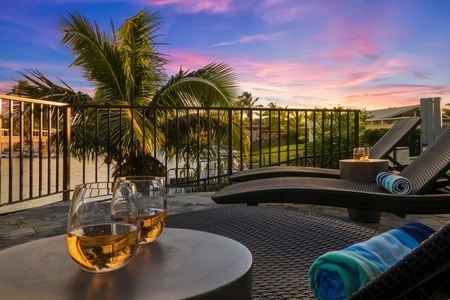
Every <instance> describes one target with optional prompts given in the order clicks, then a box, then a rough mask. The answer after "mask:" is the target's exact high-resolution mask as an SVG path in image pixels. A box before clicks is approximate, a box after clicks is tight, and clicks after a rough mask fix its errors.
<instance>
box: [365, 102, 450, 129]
mask: <svg viewBox="0 0 450 300" xmlns="http://www.w3.org/2000/svg"><path fill="white" fill-rule="evenodd" d="M367 113H368V116H369V117H368V118H367V120H366V125H367V128H391V127H392V126H393V125H394V124H395V123H396V122H398V121H399V120H401V119H405V118H409V117H420V105H419V104H417V105H410V106H402V107H391V108H384V109H377V110H370V111H367ZM442 125H450V117H449V116H446V115H442Z"/></svg>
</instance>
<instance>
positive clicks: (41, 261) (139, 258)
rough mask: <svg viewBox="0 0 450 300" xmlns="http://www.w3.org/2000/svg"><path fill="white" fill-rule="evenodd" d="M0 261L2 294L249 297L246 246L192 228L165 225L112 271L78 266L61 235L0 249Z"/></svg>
mask: <svg viewBox="0 0 450 300" xmlns="http://www.w3.org/2000/svg"><path fill="white" fill-rule="evenodd" d="M0 266H1V270H2V271H1V272H0V293H1V297H2V299H29V300H41V299H45V300H73V299H108V300H122V299H134V300H147V299H205V300H206V299H207V300H210V299H211V300H212V299H214V300H227V299H240V300H249V299H251V298H252V284H253V277H252V276H253V275H252V274H253V258H252V255H251V253H250V251H249V250H248V249H247V248H246V247H245V246H244V245H242V244H240V243H238V242H236V241H234V240H231V239H229V238H226V237H223V236H220V235H217V234H212V233H208V232H203V231H197V230H188V229H175V228H166V229H164V231H163V233H162V234H161V235H160V236H159V237H158V239H157V240H156V241H154V242H152V243H149V244H146V245H140V246H139V248H138V250H137V252H136V254H135V257H133V258H132V259H131V261H130V262H129V263H128V264H127V265H126V266H124V267H123V268H121V269H119V270H116V271H113V272H107V273H99V274H95V273H89V272H86V271H83V270H81V269H80V268H79V267H78V266H77V265H76V264H75V263H74V262H73V260H72V259H71V258H70V256H69V253H68V252H67V246H66V235H58V236H54V237H49V238H45V239H40V240H36V241H32V242H29V243H26V244H21V245H18V246H15V247H11V248H8V249H5V250H2V251H0Z"/></svg>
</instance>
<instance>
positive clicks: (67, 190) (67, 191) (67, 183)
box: [63, 106, 72, 201]
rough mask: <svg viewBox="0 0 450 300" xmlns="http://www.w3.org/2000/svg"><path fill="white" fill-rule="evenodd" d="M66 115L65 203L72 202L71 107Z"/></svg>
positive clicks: (67, 109)
mask: <svg viewBox="0 0 450 300" xmlns="http://www.w3.org/2000/svg"><path fill="white" fill-rule="evenodd" d="M65 110H66V111H65V113H64V128H63V132H64V139H63V201H69V200H70V133H71V126H70V119H71V114H72V109H71V107H70V106H66V107H65Z"/></svg>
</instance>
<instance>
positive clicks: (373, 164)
mask: <svg viewBox="0 0 450 300" xmlns="http://www.w3.org/2000/svg"><path fill="white" fill-rule="evenodd" d="M388 169H389V161H388V160H387V159H369V160H366V161H356V160H354V159H341V160H340V161H339V170H340V173H341V179H347V180H353V181H359V182H374V181H375V178H376V176H377V174H378V173H380V172H387V171H388ZM347 211H348V216H349V217H350V220H352V221H356V222H364V223H378V222H380V218H381V212H379V211H372V210H364V209H354V208H347Z"/></svg>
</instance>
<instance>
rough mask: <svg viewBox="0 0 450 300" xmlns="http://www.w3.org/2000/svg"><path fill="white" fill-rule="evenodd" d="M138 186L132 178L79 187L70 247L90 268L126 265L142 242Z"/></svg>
mask: <svg viewBox="0 0 450 300" xmlns="http://www.w3.org/2000/svg"><path fill="white" fill-rule="evenodd" d="M139 229H140V223H139V218H138V209H137V202H136V190H135V186H134V184H132V183H129V182H116V183H111V182H100V183H99V182H95V183H84V184H80V185H77V186H76V187H75V190H74V193H73V197H72V201H71V203H70V210H69V220H68V225H67V239H66V240H67V249H68V251H69V254H70V256H71V257H72V259H73V260H74V261H75V262H76V263H77V264H78V265H79V266H80V267H81V268H82V269H83V270H86V271H89V272H94V273H101V272H108V271H113V270H116V269H119V268H121V267H123V266H125V265H126V264H127V263H128V261H129V260H130V259H131V258H132V257H133V255H134V254H135V252H136V250H137V248H138V245H139Z"/></svg>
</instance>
